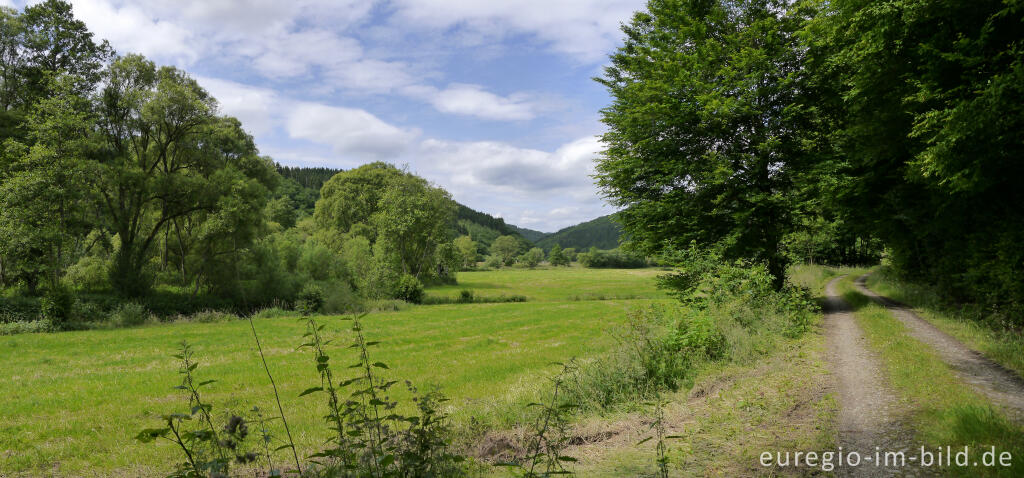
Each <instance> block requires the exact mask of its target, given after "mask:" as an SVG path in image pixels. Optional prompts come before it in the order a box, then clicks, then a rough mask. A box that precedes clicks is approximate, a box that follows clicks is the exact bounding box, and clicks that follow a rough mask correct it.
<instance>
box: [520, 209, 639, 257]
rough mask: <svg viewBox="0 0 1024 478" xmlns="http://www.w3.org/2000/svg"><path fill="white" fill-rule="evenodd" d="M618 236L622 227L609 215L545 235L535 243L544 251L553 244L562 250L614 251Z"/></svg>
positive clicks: (612, 215) (620, 234) (617, 243)
mask: <svg viewBox="0 0 1024 478" xmlns="http://www.w3.org/2000/svg"><path fill="white" fill-rule="evenodd" d="M620 236H622V226H621V225H620V224H619V223H618V222H617V221H615V215H614V214H609V215H607V216H601V217H599V218H597V219H593V220H590V221H587V222H584V223H581V224H577V225H575V226H569V227H567V228H565V229H562V230H560V231H558V232H555V233H552V234H547V235H545V236H544V237H542V238H541V239H540V240H539V241H535V242H536V243H537V246H538V247H540V248H542V249H544V250H550V249H551V247H552V246H554V245H555V244H558V245H559V246H561V247H563V248H565V247H575V248H576V249H577V250H583V249H589V248H591V247H596V248H598V249H614V248H616V247H618V246H619V237H620Z"/></svg>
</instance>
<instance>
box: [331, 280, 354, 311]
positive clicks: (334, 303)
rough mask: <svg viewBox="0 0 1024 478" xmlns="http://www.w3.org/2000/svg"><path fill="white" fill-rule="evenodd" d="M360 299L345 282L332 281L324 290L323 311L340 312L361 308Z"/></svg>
mask: <svg viewBox="0 0 1024 478" xmlns="http://www.w3.org/2000/svg"><path fill="white" fill-rule="evenodd" d="M361 306H362V301H361V300H360V299H359V296H358V295H356V293H355V292H354V291H353V290H352V288H351V287H349V285H348V284H347V283H345V282H341V281H338V282H332V283H330V284H328V285H327V289H326V290H324V305H323V311H324V313H327V314H342V313H345V312H354V311H356V310H359V309H361Z"/></svg>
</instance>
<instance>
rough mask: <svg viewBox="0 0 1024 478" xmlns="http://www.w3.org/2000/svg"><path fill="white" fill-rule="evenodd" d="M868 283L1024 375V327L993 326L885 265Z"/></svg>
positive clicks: (968, 344)
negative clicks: (903, 278) (908, 280)
mask: <svg viewBox="0 0 1024 478" xmlns="http://www.w3.org/2000/svg"><path fill="white" fill-rule="evenodd" d="M867 285H868V287H869V288H870V289H871V290H873V291H875V292H877V293H879V294H882V295H884V296H886V297H889V298H891V299H893V300H896V301H899V302H901V303H903V304H907V305H909V306H911V307H913V308H914V311H915V312H917V314H918V315H920V316H921V317H922V318H924V319H925V320H927V321H928V322H931V323H932V324H933V325H935V326H936V327H938V328H939V330H942V331H943V332H945V333H947V334H949V335H952V336H953V337H956V338H957V340H959V341H961V342H963V343H965V344H967V346H969V347H971V348H972V349H974V350H977V351H978V352H981V353H982V355H984V356H986V357H988V359H989V360H992V361H993V362H996V363H998V364H1000V365H1002V366H1004V367H1006V368H1008V369H1010V370H1013V371H1015V372H1017V374H1018V375H1021V376H1022V377H1024V331H1021V330H1011V329H1007V328H1004V327H994V326H992V325H991V324H989V323H987V322H985V321H984V320H981V319H984V312H983V311H978V310H972V309H970V308H969V307H966V306H963V305H960V306H958V305H955V304H951V303H950V302H949V301H948V300H946V299H945V297H943V296H942V295H941V294H939V293H938V292H936V291H935V290H934V289H933V288H931V287H928V286H927V285H922V284H914V283H910V282H906V281H903V280H900V279H899V278H898V277H896V276H895V274H893V273H892V271H891V270H890V269H888V268H885V267H878V268H875V269H873V270H872V274H871V275H870V276H869V277H868V280H867Z"/></svg>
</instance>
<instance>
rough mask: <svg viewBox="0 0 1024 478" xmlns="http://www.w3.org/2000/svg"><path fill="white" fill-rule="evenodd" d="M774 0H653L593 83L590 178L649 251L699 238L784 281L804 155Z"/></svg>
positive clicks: (782, 23) (788, 38) (789, 23)
mask: <svg viewBox="0 0 1024 478" xmlns="http://www.w3.org/2000/svg"><path fill="white" fill-rule="evenodd" d="M786 7H787V2H784V1H781V0H750V1H725V0H718V1H706V0H652V1H651V2H649V3H648V11H646V12H639V13H637V14H635V15H634V17H633V19H632V21H631V22H630V23H629V24H627V25H625V26H624V27H623V31H624V32H625V35H626V38H625V44H624V45H623V46H622V47H621V48H619V49H618V50H617V51H616V52H615V53H614V54H613V55H612V56H611V63H612V64H611V66H609V67H607V68H606V69H605V73H604V76H603V77H602V78H600V79H598V81H599V82H600V83H601V84H603V85H604V86H605V87H607V88H608V91H609V93H610V94H611V96H612V98H613V102H612V104H611V105H610V106H608V107H606V108H605V109H603V110H602V121H603V122H604V123H605V124H606V125H608V132H607V133H606V134H605V135H604V136H603V140H604V142H605V143H606V144H607V146H608V147H607V150H606V151H605V152H604V154H603V156H602V158H601V159H600V160H599V161H598V165H597V171H598V173H597V177H598V184H599V185H600V187H601V189H602V190H603V192H604V193H605V194H606V195H607V196H608V198H609V199H610V200H611V201H612V203H614V204H615V205H617V206H620V207H622V208H624V209H623V210H622V211H621V212H620V213H619V219H620V220H621V222H622V224H623V226H624V228H625V230H626V232H627V233H628V234H629V236H630V241H631V243H632V245H633V247H635V248H636V249H638V250H639V251H640V252H642V253H645V254H648V255H650V254H654V253H657V252H659V251H661V250H663V249H665V248H666V247H685V246H686V245H688V244H689V243H690V242H691V241H696V242H697V243H698V244H701V245H702V246H705V247H716V248H718V249H720V250H721V251H722V253H723V254H724V255H725V257H726V259H733V258H749V259H754V260H757V261H762V262H765V263H766V264H767V265H768V268H769V270H770V271H771V273H772V275H773V276H774V277H775V281H776V286H781V285H782V281H783V279H784V277H783V276H784V272H785V264H786V260H785V257H784V256H783V255H782V252H781V248H780V242H781V240H782V237H783V235H784V234H785V233H786V232H787V230H788V229H789V227H790V224H791V217H790V216H789V213H788V211H789V210H790V209H791V207H792V204H791V201H792V200H793V198H792V196H791V195H790V194H789V192H790V191H791V190H792V188H793V186H792V183H793V178H794V176H796V175H797V174H798V172H799V171H800V170H801V168H802V167H803V162H804V161H805V160H806V159H807V158H806V157H805V155H803V154H801V139H802V138H801V137H800V131H801V126H802V124H803V121H804V118H803V116H802V113H803V110H801V109H800V108H793V107H792V106H793V105H794V104H797V99H798V98H797V96H798V94H799V92H800V89H799V87H798V85H797V84H796V82H798V81H799V80H800V75H799V74H800V70H801V62H800V60H801V57H800V54H799V51H800V49H799V44H798V38H797V36H796V35H795V32H796V30H797V29H798V27H799V26H800V22H799V19H795V18H791V17H789V16H787V15H786V14H785V12H786Z"/></svg>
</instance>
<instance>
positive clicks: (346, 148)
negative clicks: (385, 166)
mask: <svg viewBox="0 0 1024 478" xmlns="http://www.w3.org/2000/svg"><path fill="white" fill-rule="evenodd" d="M286 128H287V130H288V134H289V135H290V136H291V137H292V138H298V139H305V140H309V141H314V142H317V143H321V144H326V145H330V146H331V147H332V148H334V151H335V152H337V153H339V154H342V155H354V156H358V157H361V158H367V159H388V158H394V157H395V156H397V155H398V154H400V153H401V152H402V151H404V150H405V149H407V148H408V147H409V145H410V144H411V143H412V141H413V139H414V138H415V137H416V135H417V132H415V131H410V130H405V129H401V128H398V127H396V126H393V125H390V124H388V123H386V122H384V121H382V120H381V119H380V118H378V117H376V116H374V115H372V114H370V113H368V112H366V111H364V110H361V109H355V108H342V107H338V106H327V105H322V104H316V103H299V104H297V105H295V107H294V108H292V109H291V111H290V112H289V113H288V118H287V124H286Z"/></svg>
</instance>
